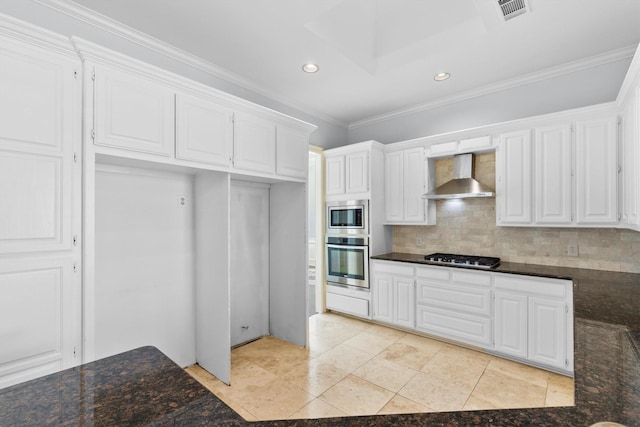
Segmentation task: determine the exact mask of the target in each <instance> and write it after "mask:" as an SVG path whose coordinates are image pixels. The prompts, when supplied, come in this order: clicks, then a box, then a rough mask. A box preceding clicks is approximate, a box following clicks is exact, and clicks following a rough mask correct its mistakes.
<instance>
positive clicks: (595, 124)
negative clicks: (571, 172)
mask: <svg viewBox="0 0 640 427" xmlns="http://www.w3.org/2000/svg"><path fill="white" fill-rule="evenodd" d="M617 171H618V157H617V119H616V118H615V117H608V118H604V119H600V120H590V121H581V122H577V124H576V204H577V206H576V209H577V211H576V222H577V223H578V224H615V223H617V222H618V211H617V188H618V187H617V180H618V173H617Z"/></svg>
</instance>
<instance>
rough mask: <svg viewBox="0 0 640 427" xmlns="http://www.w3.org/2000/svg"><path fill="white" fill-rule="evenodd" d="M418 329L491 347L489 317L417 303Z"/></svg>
mask: <svg viewBox="0 0 640 427" xmlns="http://www.w3.org/2000/svg"><path fill="white" fill-rule="evenodd" d="M416 317H417V327H418V329H419V330H421V331H424V332H428V333H432V334H434V335H439V336H442V337H444V338H450V339H454V340H458V341H462V342H465V343H469V344H474V345H479V346H481V347H491V346H492V345H493V340H492V337H491V318H488V317H481V316H473V315H470V314H462V313H453V312H451V311H448V310H439V309H437V308H433V307H429V306H424V305H418V306H417V312H416Z"/></svg>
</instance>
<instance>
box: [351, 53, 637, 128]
mask: <svg viewBox="0 0 640 427" xmlns="http://www.w3.org/2000/svg"><path fill="white" fill-rule="evenodd" d="M635 51H636V46H627V47H624V48H620V49H616V50H612V51H610V52H606V53H604V54H600V55H595V56H592V57H589V58H586V59H580V60H577V61H572V62H568V63H566V64H563V65H560V66H557V67H551V68H547V69H545V70H542V71H537V72H534V73H529V74H526V75H524V76H520V77H516V78H513V79H509V80H505V81H502V82H500V83H497V84H492V85H488V86H484V87H481V88H478V89H474V90H470V91H467V92H463V93H460V94H458V95H454V96H450V97H446V98H441V99H438V100H435V101H432V102H428V103H424V104H418V105H414V106H412V107H408V108H402V109H399V110H395V111H390V112H388V113H384V114H380V115H377V116H372V117H369V118H366V119H362V120H358V121H355V122H352V123H350V124H349V130H352V129H357V128H360V127H364V126H370V125H373V124H375V123H378V122H383V121H385V120H389V119H395V118H398V117H402V116H406V115H409V114H414V113H418V112H421V111H426V110H430V109H433V108H437V107H442V106H445V105H449V104H453V103H455V102H460V101H464V100H467V99H471V98H476V97H478V96H482V95H488V94H491V93H494V92H499V91H503V90H506V89H511V88H514V87H518V86H523V85H526V84H530V83H535V82H539V81H542V80H546V79H551V78H554V77H559V76H562V75H565V74H569V73H574V72H577V71H581V70H586V69H588V68H592V67H596V66H598V65H604V64H607V63H610V62H615V61H619V60H621V59H625V58H630V57H632V56H633V54H634V52H635Z"/></svg>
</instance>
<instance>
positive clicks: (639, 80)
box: [616, 44, 640, 105]
mask: <svg viewBox="0 0 640 427" xmlns="http://www.w3.org/2000/svg"><path fill="white" fill-rule="evenodd" d="M638 84H640V44H639V45H638V48H637V49H636V54H635V55H634V57H633V60H632V61H631V65H629V69H628V70H627V74H626V75H625V76H624V80H623V81H622V86H621V87H620V91H619V92H618V96H617V98H616V102H617V103H618V105H622V104H623V103H624V102H625V101H626V99H627V97H628V96H629V95H630V94H632V93H633V88H634V87H635V86H637V85H638Z"/></svg>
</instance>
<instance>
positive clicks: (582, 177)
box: [496, 116, 633, 227]
mask: <svg viewBox="0 0 640 427" xmlns="http://www.w3.org/2000/svg"><path fill="white" fill-rule="evenodd" d="M575 126H576V132H575V141H574V140H573V139H572V135H573V132H572V131H571V125H570V124H560V125H553V126H547V127H538V128H536V129H535V132H534V140H533V142H531V141H530V136H531V132H530V131H529V130H525V131H522V132H511V133H507V134H503V135H501V136H500V145H499V147H498V151H497V155H496V181H497V189H496V190H497V191H496V193H497V194H496V205H497V206H496V211H497V221H496V223H497V224H498V225H510V226H541V227H567V226H575V227H598V226H617V224H618V154H617V153H618V141H617V118H616V117H615V116H607V117H604V118H599V119H593V120H583V121H578V122H576V125H575ZM631 149H633V148H631ZM532 195H533V196H534V197H532Z"/></svg>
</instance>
